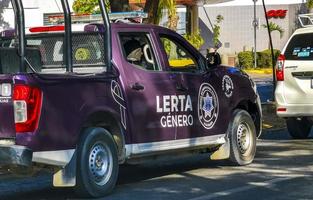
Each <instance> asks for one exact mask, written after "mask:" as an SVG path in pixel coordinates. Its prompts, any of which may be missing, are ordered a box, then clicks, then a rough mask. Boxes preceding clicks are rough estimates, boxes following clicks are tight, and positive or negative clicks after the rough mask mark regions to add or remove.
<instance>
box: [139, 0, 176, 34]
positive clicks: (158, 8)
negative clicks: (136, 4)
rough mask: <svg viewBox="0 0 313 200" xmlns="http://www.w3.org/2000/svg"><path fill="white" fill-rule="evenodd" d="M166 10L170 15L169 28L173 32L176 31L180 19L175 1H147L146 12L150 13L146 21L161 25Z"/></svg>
mask: <svg viewBox="0 0 313 200" xmlns="http://www.w3.org/2000/svg"><path fill="white" fill-rule="evenodd" d="M164 9H166V10H167V14H168V23H167V27H168V28H170V29H172V30H176V28H177V23H178V19H179V18H178V16H177V11H176V1H175V0H160V1H155V0H147V1H146V5H145V8H144V11H145V12H147V13H148V19H146V20H145V22H146V23H151V24H159V23H160V20H161V19H162V16H163V10H164Z"/></svg>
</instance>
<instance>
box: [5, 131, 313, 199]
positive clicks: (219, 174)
mask: <svg viewBox="0 0 313 200" xmlns="http://www.w3.org/2000/svg"><path fill="white" fill-rule="evenodd" d="M312 144H313V139H309V140H301V141H295V140H291V139H290V138H289V137H288V136H287V134H286V132H285V131H279V132H271V133H267V134H264V135H263V137H262V139H260V140H259V143H258V152H257V156H256V159H255V162H254V163H253V164H252V165H250V166H246V167H230V166H227V163H225V162H221V161H219V162H217V161H209V160H208V159H207V156H205V155H200V156H194V157H191V158H186V159H182V160H172V161H169V162H164V163H152V164H149V165H139V166H123V167H121V172H120V177H119V181H118V186H117V188H116V190H115V191H114V193H113V194H112V195H111V196H109V197H107V198H105V199H110V200H123V199H127V200H128V199H130V200H131V199H134V200H141V199H142V200H146V199H149V200H154V199H167V200H170V199H181V200H207V199H254V200H255V199H292V200H294V199H312V198H313V190H312V189H313V186H312V181H313V176H312V175H313V159H312V158H313V145H312ZM26 197H27V199H75V195H74V194H73V191H72V190H71V189H53V188H52V187H51V178H50V176H47V175H41V176H38V177H35V178H28V179H25V178H18V179H16V178H15V179H12V178H10V177H6V176H3V178H2V179H1V182H0V199H26Z"/></svg>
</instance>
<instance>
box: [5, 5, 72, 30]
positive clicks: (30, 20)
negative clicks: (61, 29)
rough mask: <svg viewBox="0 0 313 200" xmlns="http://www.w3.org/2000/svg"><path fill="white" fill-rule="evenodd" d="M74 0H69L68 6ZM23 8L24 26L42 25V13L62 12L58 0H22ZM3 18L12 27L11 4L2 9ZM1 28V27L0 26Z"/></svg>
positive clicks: (12, 14) (12, 13)
mask: <svg viewBox="0 0 313 200" xmlns="http://www.w3.org/2000/svg"><path fill="white" fill-rule="evenodd" d="M73 1H74V0H69V4H70V7H72V4H73ZM23 4H24V8H25V11H24V12H25V25H26V27H34V26H42V25H43V14H44V13H58V12H62V5H61V1H60V0H23ZM3 18H4V21H5V22H8V23H9V24H10V27H11V28H13V27H14V12H13V9H12V5H10V6H9V7H8V8H5V9H4V12H3ZM0 30H3V27H0Z"/></svg>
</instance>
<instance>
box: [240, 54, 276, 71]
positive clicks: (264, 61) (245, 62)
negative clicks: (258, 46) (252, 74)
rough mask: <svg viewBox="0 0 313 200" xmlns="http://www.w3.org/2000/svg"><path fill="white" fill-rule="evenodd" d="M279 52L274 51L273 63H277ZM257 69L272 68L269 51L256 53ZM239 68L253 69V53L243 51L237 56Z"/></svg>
mask: <svg viewBox="0 0 313 200" xmlns="http://www.w3.org/2000/svg"><path fill="white" fill-rule="evenodd" d="M279 55H280V51H279V50H277V49H274V57H275V61H277V59H278V56H279ZM257 56H258V57H257V67H258V68H269V67H272V55H271V50H269V49H267V50H264V51H261V52H257ZM238 63H239V66H240V67H241V68H243V69H247V68H253V67H254V53H253V52H251V51H243V52H240V53H239V54H238Z"/></svg>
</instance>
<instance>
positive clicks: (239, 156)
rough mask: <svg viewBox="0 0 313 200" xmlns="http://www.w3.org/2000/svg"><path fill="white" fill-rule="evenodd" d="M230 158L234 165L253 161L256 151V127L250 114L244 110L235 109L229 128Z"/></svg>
mask: <svg viewBox="0 0 313 200" xmlns="http://www.w3.org/2000/svg"><path fill="white" fill-rule="evenodd" d="M228 138H229V141H230V158H229V160H230V161H231V163H233V164H234V165H239V166H242V165H248V164H250V163H252V161H253V159H254V156H255V153H256V129H255V125H254V122H253V120H252V118H251V116H250V114H249V113H248V112H246V111H244V110H235V111H234V113H233V119H232V121H231V123H230V125H229V128H228Z"/></svg>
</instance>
